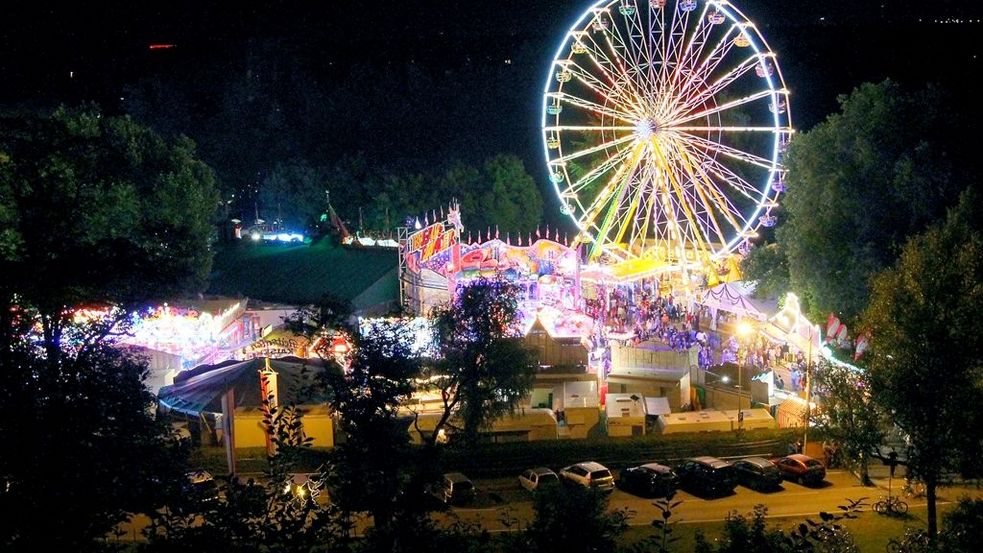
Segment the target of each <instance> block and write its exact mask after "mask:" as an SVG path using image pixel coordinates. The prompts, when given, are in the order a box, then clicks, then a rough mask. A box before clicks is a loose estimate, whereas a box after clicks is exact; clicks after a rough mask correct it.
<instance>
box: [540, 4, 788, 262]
mask: <svg viewBox="0 0 983 553" xmlns="http://www.w3.org/2000/svg"><path fill="white" fill-rule="evenodd" d="M702 4H703V5H702V6H699V3H698V2H697V1H695V0H650V1H648V3H647V4H646V3H645V2H643V0H600V1H596V3H595V4H594V5H593V6H591V7H590V8H589V9H588V10H587V12H586V13H585V14H584V15H583V16H581V18H580V19H579V20H578V23H577V24H576V25H575V26H574V27H573V28H571V29H570V31H569V32H568V33H567V36H566V38H565V42H564V44H563V45H561V46H560V48H559V50H558V54H557V56H556V58H555V59H554V62H553V65H552V69H551V75H550V77H551V78H550V79H549V80H548V82H547V87H546V88H547V90H546V92H545V94H546V97H545V101H544V108H543V109H544V121H543V125H542V131H543V136H544V146H545V152H546V158H547V164H548V167H549V168H550V177H551V180H552V182H553V184H554V187H555V189H556V193H557V195H558V197H559V198H560V200H561V208H562V211H563V213H564V214H565V215H568V216H569V217H570V218H571V220H572V221H573V222H574V223H575V224H576V226H577V228H578V229H579V234H578V237H577V242H578V243H589V244H591V247H590V257H591V258H592V259H593V258H597V257H598V256H600V255H601V253H602V252H606V253H607V254H608V255H609V256H611V258H612V259H617V260H621V261H627V260H632V259H636V260H652V262H657V263H669V264H670V265H676V266H679V267H684V268H685V267H691V266H693V264H694V263H710V262H711V261H714V260H719V259H721V258H722V257H724V256H727V255H730V254H731V253H732V252H734V251H736V250H737V245H738V242H740V240H746V238H747V236H750V235H751V234H752V233H753V232H754V230H755V229H757V228H758V227H759V226H760V225H762V224H767V223H765V222H764V221H763V216H762V217H759V215H760V214H761V212H762V210H765V215H769V216H770V212H769V211H768V210H770V209H771V208H772V207H773V206H774V205H775V198H776V197H777V195H778V193H779V192H781V191H782V190H784V183H783V182H782V178H781V175H782V174H783V173H782V172H783V169H782V167H781V163H780V159H779V158H780V156H781V155H782V154H783V153H784V151H785V150H784V146H783V145H784V143H785V142H786V140H787V137H788V136H789V135H790V134H791V133H792V126H791V121H790V118H789V116H788V102H787V100H788V91H787V90H786V89H785V88H784V82H783V81H782V77H781V72H780V69H779V68H778V66H777V61H776V60H775V58H774V54H772V53H771V51H770V50H769V49H768V46H767V43H766V42H765V41H764V39H763V37H761V35H760V33H759V32H758V31H757V30H756V28H755V27H754V25H753V24H752V23H750V22H749V21H748V20H747V18H746V17H745V16H744V15H743V14H742V13H741V12H740V11H739V10H737V9H736V8H735V7H734V6H733V5H732V4H731V3H730V2H729V1H723V0H705V1H704V2H702ZM646 6H647V8H648V9H646ZM698 8H699V9H698ZM748 47H751V48H750V50H751V51H745V52H742V51H741V50H744V49H745V48H748ZM752 69H753V70H754V71H755V74H756V75H757V77H759V78H760V80H759V79H755V78H754V76H753V75H751V74H750V73H751V71H752ZM554 71H555V75H554V74H553V72H554ZM769 101H770V103H769ZM766 107H767V109H766ZM773 183H776V184H773ZM772 219H774V217H773V216H771V219H769V221H770V220H772ZM645 266H649V265H647V264H646V263H641V264H631V265H626V270H628V271H633V270H635V268H641V267H645ZM659 266H661V265H659ZM646 270H651V269H646ZM686 270H688V269H686Z"/></svg>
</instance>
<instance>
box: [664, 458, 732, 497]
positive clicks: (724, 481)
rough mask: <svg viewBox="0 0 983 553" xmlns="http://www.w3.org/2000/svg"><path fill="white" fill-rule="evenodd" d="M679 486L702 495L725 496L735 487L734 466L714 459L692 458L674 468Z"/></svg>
mask: <svg viewBox="0 0 983 553" xmlns="http://www.w3.org/2000/svg"><path fill="white" fill-rule="evenodd" d="M676 475H677V476H678V477H679V485H680V487H682V488H683V489H685V490H686V491H689V492H692V493H696V494H698V495H699V494H703V495H726V494H729V493H731V492H733V491H734V488H735V487H736V486H737V475H736V474H735V473H734V465H732V464H730V463H728V462H727V461H724V460H723V459H717V458H716V457H693V458H692V459H687V460H685V461H683V463H682V464H681V465H679V467H677V468H676Z"/></svg>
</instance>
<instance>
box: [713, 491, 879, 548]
mask: <svg viewBox="0 0 983 553" xmlns="http://www.w3.org/2000/svg"><path fill="white" fill-rule="evenodd" d="M863 506H864V499H859V500H851V499H847V500H846V504H845V505H840V506H839V511H838V512H834V513H830V512H826V511H822V512H820V513H819V520H813V519H806V520H805V521H804V522H802V523H800V524H799V525H798V526H796V527H795V528H794V529H792V530H789V531H787V532H786V531H782V530H780V529H778V528H769V527H768V526H767V521H766V519H765V517H766V515H767V514H768V508H767V507H765V506H764V505H755V506H754V509H753V510H752V511H751V512H750V513H748V514H747V515H742V514H740V513H737V512H731V513H730V514H728V515H727V520H726V522H725V523H724V532H723V535H722V536H721V537H720V538H719V540H718V542H717V544H716V545H714V544H711V543H710V542H709V541H707V539H706V537H704V536H703V535H702V534H697V539H696V548H695V551H696V552H697V553H796V552H803V551H808V552H814V553H859V551H860V549H859V547H857V544H856V542H855V541H854V539H853V535H851V534H850V532H849V531H848V530H847V529H846V528H845V527H844V526H843V525H842V524H841V521H843V520H844V519H854V518H857V512H859V511H860V509H861V508H863Z"/></svg>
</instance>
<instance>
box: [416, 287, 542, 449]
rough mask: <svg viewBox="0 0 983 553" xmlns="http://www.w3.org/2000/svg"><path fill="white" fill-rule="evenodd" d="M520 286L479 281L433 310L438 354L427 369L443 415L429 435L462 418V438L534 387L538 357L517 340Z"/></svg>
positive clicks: (508, 408)
mask: <svg viewBox="0 0 983 553" xmlns="http://www.w3.org/2000/svg"><path fill="white" fill-rule="evenodd" d="M518 309H519V302H518V288H517V286H516V285H515V284H512V283H510V282H507V281H504V280H485V279H479V280H477V281H475V282H473V283H471V284H469V285H468V286H466V287H464V288H462V289H460V290H459V291H458V294H457V296H456V297H455V298H454V301H453V302H451V303H450V304H448V305H446V306H443V307H439V308H437V309H435V310H434V313H433V314H432V318H433V321H434V339H435V341H436V346H437V349H438V350H439V358H438V359H437V360H436V361H435V363H433V365H432V366H431V367H429V372H430V374H429V375H428V376H430V377H431V378H430V382H431V385H432V386H434V387H435V388H437V389H438V390H439V391H440V393H441V395H442V397H443V407H444V410H443V414H442V416H441V418H440V420H439V421H438V423H437V425H436V427H435V428H434V430H433V435H432V436H429V439H430V441H431V443H433V441H434V440H436V438H437V433H438V431H439V430H440V429H441V428H443V427H445V426H446V425H449V424H450V425H452V424H453V423H452V421H451V417H452V416H454V417H455V419H458V420H460V421H461V428H460V429H459V430H461V431H462V432H463V434H464V438H465V439H466V440H468V441H470V442H474V441H476V440H477V437H478V432H479V430H481V429H482V428H484V427H486V426H488V425H489V424H490V423H491V422H492V421H494V420H495V419H496V418H498V417H500V416H502V415H505V414H508V413H512V412H514V410H515V408H516V407H517V406H518V404H519V401H520V400H521V399H522V398H523V397H524V396H525V395H526V393H528V391H529V389H530V388H531V387H532V384H533V381H534V378H535V370H536V361H535V357H534V356H533V355H532V353H531V352H530V350H529V349H527V348H526V347H525V345H524V344H523V343H522V342H521V341H520V340H519V339H518V338H519V337H518V334H517V330H516V328H517V323H518V316H519V312H518Z"/></svg>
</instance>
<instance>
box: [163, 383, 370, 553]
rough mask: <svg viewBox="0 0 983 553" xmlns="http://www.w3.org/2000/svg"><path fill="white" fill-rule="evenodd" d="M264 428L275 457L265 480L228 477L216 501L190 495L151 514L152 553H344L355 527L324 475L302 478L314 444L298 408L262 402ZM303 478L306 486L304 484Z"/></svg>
mask: <svg viewBox="0 0 983 553" xmlns="http://www.w3.org/2000/svg"><path fill="white" fill-rule="evenodd" d="M264 410H265V411H266V414H265V416H264V427H265V430H266V431H267V432H269V434H270V438H271V441H272V444H273V452H272V453H270V454H269V455H268V456H267V462H268V464H267V468H266V470H265V471H264V474H263V477H262V478H261V479H253V478H249V479H246V480H243V479H241V478H239V477H238V476H236V475H230V476H228V477H227V478H225V479H224V480H225V482H224V484H223V485H222V486H221V490H220V492H219V493H218V494H217V496H216V497H215V498H214V499H212V500H211V501H200V500H196V499H194V498H192V499H190V500H189V498H188V497H187V496H177V497H174V498H173V501H174V503H172V504H170V505H168V508H167V509H162V510H159V511H155V512H153V513H150V516H151V524H150V526H149V527H148V528H147V529H146V530H145V534H146V537H147V541H148V545H147V547H146V549H147V550H148V551H162V552H163V551H166V552H170V551H188V552H192V551H229V552H234V553H239V552H242V553H253V552H255V553H259V552H264V553H265V552H284V553H288V552H299V551H345V550H346V549H347V547H348V545H349V544H348V541H349V540H348V535H349V530H350V528H349V526H348V522H347V520H346V519H345V518H344V517H343V516H341V512H340V510H339V509H338V508H337V507H335V506H334V505H332V504H331V503H330V502H329V501H327V500H326V496H325V495H324V494H325V489H324V481H325V475H324V473H323V471H320V470H318V471H315V472H313V473H310V474H303V475H299V474H298V473H297V472H296V471H297V467H298V462H299V460H300V458H301V456H303V454H304V452H305V450H307V449H309V448H310V443H311V439H310V438H308V437H305V435H304V433H303V422H302V418H303V415H302V414H301V412H300V411H299V410H298V409H297V408H296V406H294V405H286V406H272V405H270V403H269V402H268V401H264ZM298 479H300V480H301V481H298Z"/></svg>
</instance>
